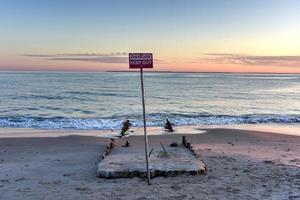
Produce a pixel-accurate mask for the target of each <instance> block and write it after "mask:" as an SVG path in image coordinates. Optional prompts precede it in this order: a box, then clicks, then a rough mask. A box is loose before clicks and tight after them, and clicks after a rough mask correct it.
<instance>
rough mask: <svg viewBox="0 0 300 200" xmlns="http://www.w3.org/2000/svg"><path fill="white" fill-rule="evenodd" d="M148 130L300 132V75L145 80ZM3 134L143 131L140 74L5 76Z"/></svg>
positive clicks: (151, 76) (0, 115) (155, 76)
mask: <svg viewBox="0 0 300 200" xmlns="http://www.w3.org/2000/svg"><path fill="white" fill-rule="evenodd" d="M144 81H145V83H144V84H145V97H146V113H147V124H148V125H149V126H162V125H163V124H164V122H165V120H166V119H167V118H168V119H169V120H170V121H171V122H172V123H174V124H175V125H176V126H182V125H236V124H241V125H245V124H275V125H278V124H283V125H296V126H299V125H300V75H299V74H227V73H150V72H146V73H145V74H144ZM0 92H1V95H0V127H2V128H4V127H6V128H7V127H13V128H38V129H92V130H93V129H96V130H108V129H120V128H121V126H122V122H123V121H124V120H125V119H130V120H131V122H132V124H133V126H136V127H141V126H142V125H143V124H142V105H141V88H140V76H139V73H138V72H130V73H128V72H99V73H79V72H76V73H67V72H0Z"/></svg>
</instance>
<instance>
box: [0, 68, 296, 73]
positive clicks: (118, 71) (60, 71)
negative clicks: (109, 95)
mask: <svg viewBox="0 0 300 200" xmlns="http://www.w3.org/2000/svg"><path fill="white" fill-rule="evenodd" d="M145 69H146V68H145ZM1 72H28V73H30V72H52V73H53V72H55V73H95V72H96V73H103V72H109V73H110V72H111V73H135V72H139V70H104V71H97V70H94V71H93V70H91V71H79V70H18V69H16V70H2V69H0V73H1ZM144 72H145V73H195V74H196V73H202V74H300V72H294V73H288V72H226V71H219V72H214V71H212V72H208V71H168V70H162V71H160V70H155V71H151V70H149V69H146V70H145V71H144Z"/></svg>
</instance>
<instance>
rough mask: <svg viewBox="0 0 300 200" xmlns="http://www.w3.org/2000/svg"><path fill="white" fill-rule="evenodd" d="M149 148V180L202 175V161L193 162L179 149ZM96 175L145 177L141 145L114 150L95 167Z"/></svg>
mask: <svg viewBox="0 0 300 200" xmlns="http://www.w3.org/2000/svg"><path fill="white" fill-rule="evenodd" d="M152 148H153V151H152V153H151V156H150V157H149V167H150V172H151V177H156V176H176V175H179V174H191V175H197V174H205V173H206V167H205V164H204V163H203V161H201V160H200V159H199V158H196V156H195V155H193V154H192V152H191V151H190V150H189V149H188V148H186V147H184V146H183V145H179V146H178V147H170V146H169V145H168V146H167V145H165V148H166V151H167V153H165V151H164V150H163V148H162V146H161V145H160V144H158V145H151V146H150V147H149V151H151V149H152ZM97 175H98V176H99V177H102V178H131V177H146V163H145V150H144V147H143V146H142V145H133V146H130V147H120V146H117V147H115V148H114V149H113V150H112V153H111V154H109V155H108V156H107V157H105V159H103V160H102V161H101V162H100V163H99V164H98V170H97Z"/></svg>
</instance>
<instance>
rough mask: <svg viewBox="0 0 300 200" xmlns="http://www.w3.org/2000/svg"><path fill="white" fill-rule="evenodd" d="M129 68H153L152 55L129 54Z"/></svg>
mask: <svg viewBox="0 0 300 200" xmlns="http://www.w3.org/2000/svg"><path fill="white" fill-rule="evenodd" d="M129 68H153V56H152V53H129Z"/></svg>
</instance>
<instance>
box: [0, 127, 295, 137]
mask: <svg viewBox="0 0 300 200" xmlns="http://www.w3.org/2000/svg"><path fill="white" fill-rule="evenodd" d="M174 128H175V131H174V132H172V133H170V132H166V131H164V129H163V128H162V127H159V126H147V132H148V135H149V136H150V135H176V134H202V133H205V132H207V131H208V130H214V129H229V130H243V131H256V132H265V133H274V134H281V135H294V136H300V125H298V124H284V125H282V124H235V125H185V126H174ZM129 132H130V136H139V135H140V136H141V135H143V134H144V132H143V127H131V128H130V131H129ZM119 133H120V129H114V130H112V129H111V130H97V129H39V128H10V127H7V128H6V127H5V128H3V127H2V128H0V139H1V138H22V137H26V138H28V137H29V138H30V137H64V136H73V135H76V136H94V137H103V138H110V137H115V136H118V135H119Z"/></svg>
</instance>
